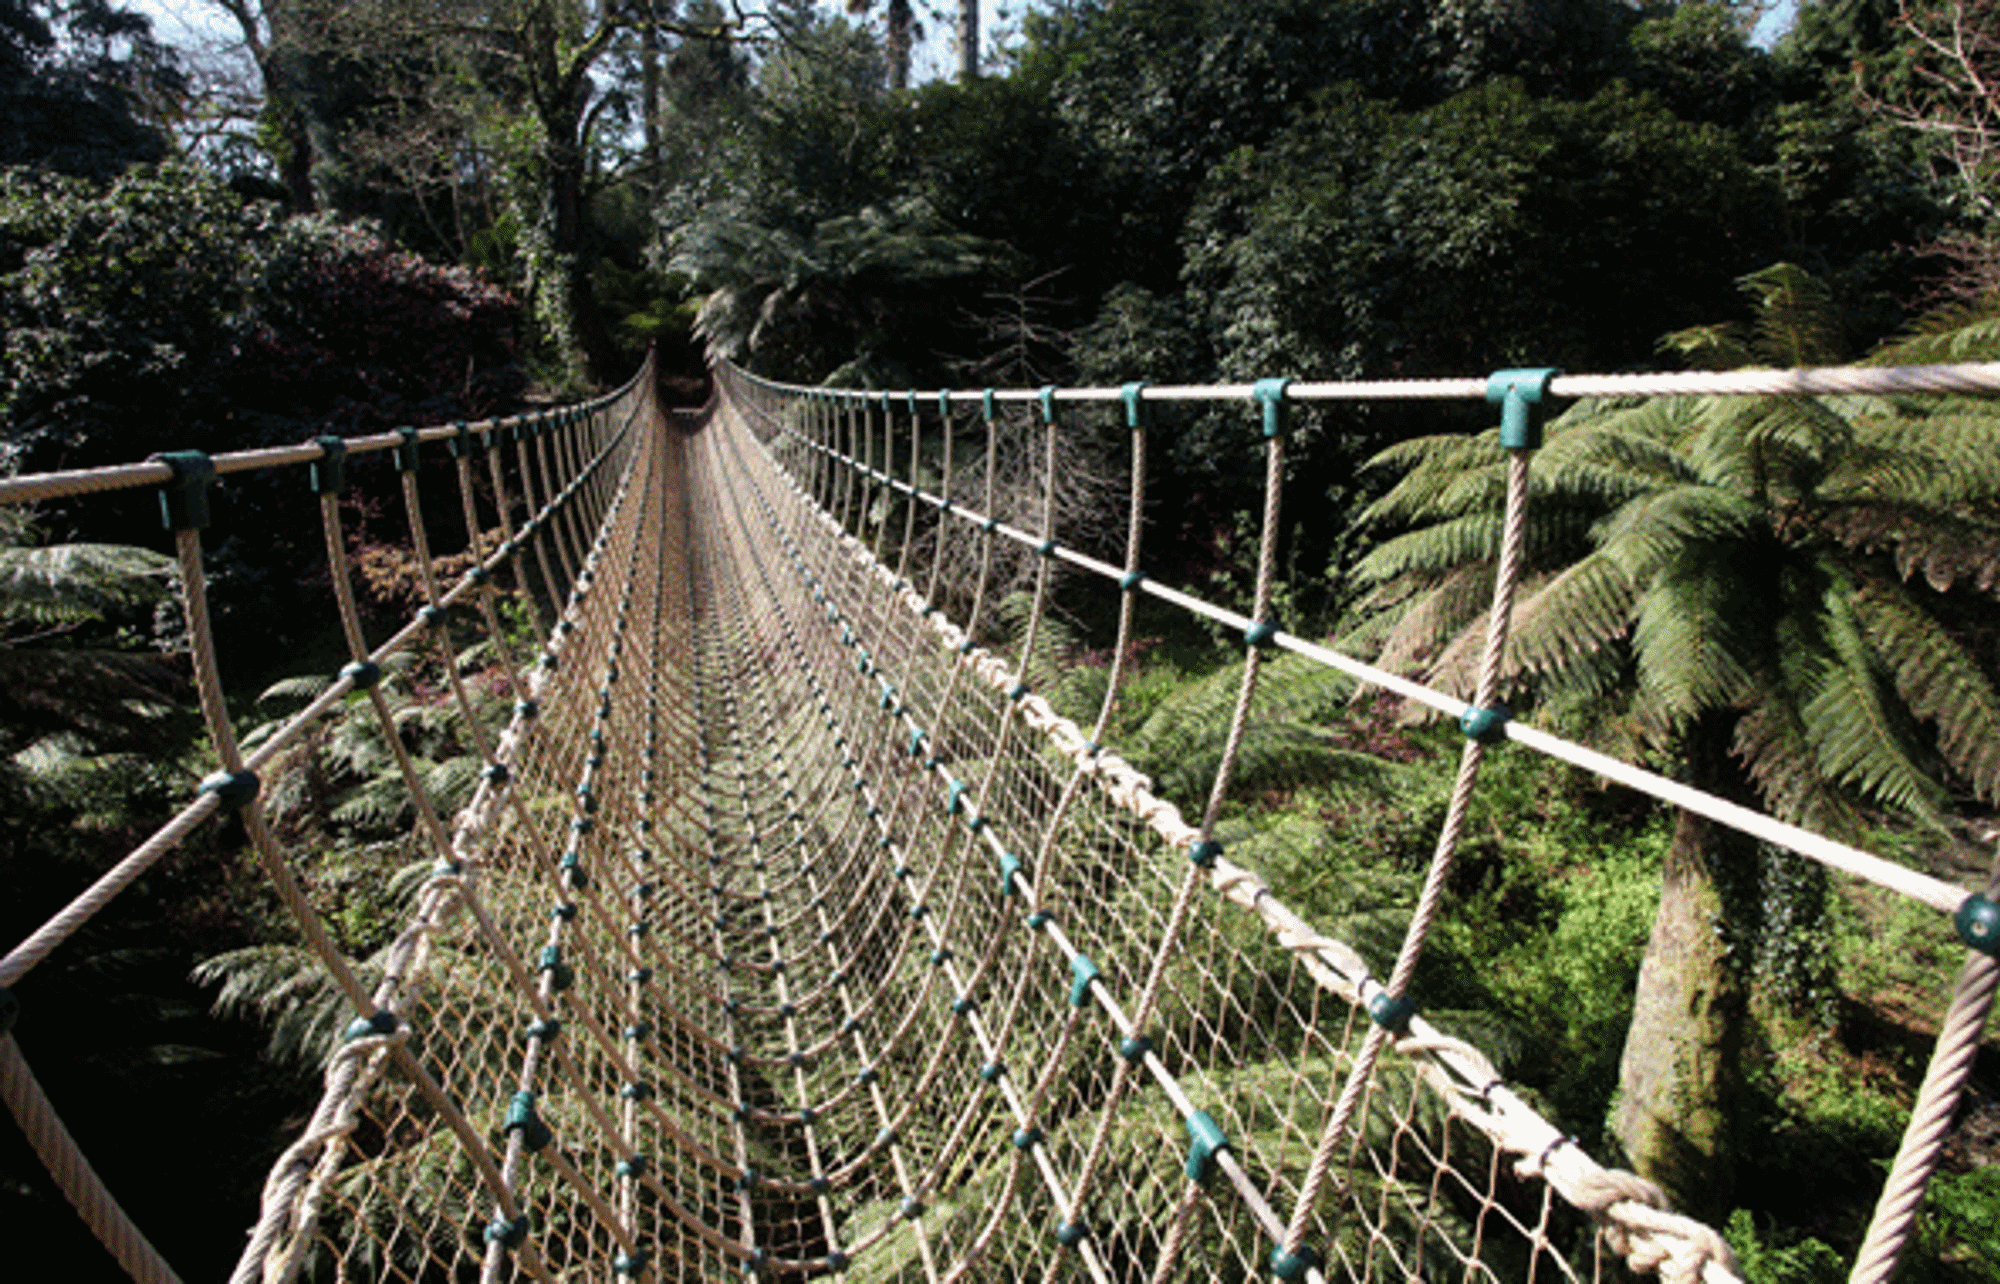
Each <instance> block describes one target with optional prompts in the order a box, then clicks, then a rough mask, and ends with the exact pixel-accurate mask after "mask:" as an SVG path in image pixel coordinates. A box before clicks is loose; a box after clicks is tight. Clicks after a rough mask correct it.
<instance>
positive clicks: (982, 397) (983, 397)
mask: <svg viewBox="0 0 2000 1284" xmlns="http://www.w3.org/2000/svg"><path fill="white" fill-rule="evenodd" d="M979 414H980V417H981V418H983V419H984V420H986V422H987V423H989V424H990V423H992V422H993V421H994V420H995V419H996V418H998V417H999V412H998V411H996V410H995V409H994V408H993V389H991V388H988V389H986V390H985V391H984V392H981V393H980V394H979Z"/></svg>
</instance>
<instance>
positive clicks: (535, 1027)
mask: <svg viewBox="0 0 2000 1284" xmlns="http://www.w3.org/2000/svg"><path fill="white" fill-rule="evenodd" d="M527 1033H528V1037H529V1038H530V1039H540V1040H541V1041H542V1042H544V1043H547V1042H548V1041H549V1040H550V1039H553V1038H555V1037H556V1036H557V1035H559V1034H561V1033H562V1022H560V1021H558V1020H556V1019H555V1018H554V1017H550V1018H549V1019H548V1020H546V1021H530V1022H528V1031H527Z"/></svg>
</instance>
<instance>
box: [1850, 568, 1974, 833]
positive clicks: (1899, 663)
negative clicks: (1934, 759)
mask: <svg viewBox="0 0 2000 1284" xmlns="http://www.w3.org/2000/svg"><path fill="white" fill-rule="evenodd" d="M1851 600H1852V605H1853V608H1854V613H1855V618H1856V621H1857V622H1858V623H1859V624H1860V626H1861V627H1862V628H1863V629H1864V630H1866V632H1867V635H1868V640H1869V644H1870V646H1871V647H1872V649H1873V650H1874V652H1875V654H1876V656H1878V657H1879V658H1880V661H1881V663H1882V664H1883V666H1884V667H1886V668H1887V669H1888V671H1889V674H1890V676H1891V678H1892V679H1893V680H1894V682H1895V686H1896V692H1897V694H1898V695H1900V696H1901V697H1902V699H1903V702H1904V704H1906V705H1907V706H1908V707H1909V710H1910V712H1911V713H1913V714H1915V715H1916V716H1917V717H1918V718H1919V719H1922V720H1923V721H1925V722H1929V723H1932V724H1933V725H1935V726H1936V728H1937V746H1938V751H1939V752H1940V753H1941V754H1943V755H1944V758H1945V761H1947V762H1949V763H1950V764H1951V765H1952V767H1953V769H1954V770H1956V771H1958V772H1960V773H1961V774H1963V775H1964V776H1965V778H1966V779H1967V780H1969V781H1971V783H1972V786H1973V788H1974V789H1975V790H1977V791H1978V793H1979V796H1980V797H1982V798H1985V799H1987V800H1989V801H1991V800H1994V799H1996V798H2000V694H1996V692H1995V690H1994V686H1993V682H1992V680H1991V678H1990V677H1989V676H1988V675H1987V674H1986V673H1985V672H1984V671H1983V670H1982V669H1981V668H1980V666H1979V664H1978V662H1977V661H1976V660H1974V659H1973V657H1972V655H1971V654H1970V653H1969V652H1968V651H1967V650H1966V648H1965V646H1964V644H1963V643H1961V642H1960V641H1959V640H1958V639H1957V638H1955V637H1953V636H1952V635H1951V634H1950V633H1949V632H1947V631H1946V630H1945V629H1944V628H1943V627H1942V626H1940V625H1939V624H1938V622H1937V621H1936V620H1935V619H1934V618H1932V616H1931V615H1930V614H1929V613H1928V612H1927V611H1925V610H1924V609H1923V608H1922V607H1921V606H1919V605H1918V604H1917V603H1916V602H1915V601H1914V600H1913V599H1912V596H1911V594H1910V592H1909V590H1908V589H1906V588H1904V587H1903V586H1902V585H1901V584H1898V583H1896V582H1895V581H1894V580H1889V579H1884V578H1880V577H1867V578H1864V579H1862V580H1861V581H1860V583H1859V585H1858V587H1857V590H1856V592H1855V593H1854V596H1853V598H1852V599H1851Z"/></svg>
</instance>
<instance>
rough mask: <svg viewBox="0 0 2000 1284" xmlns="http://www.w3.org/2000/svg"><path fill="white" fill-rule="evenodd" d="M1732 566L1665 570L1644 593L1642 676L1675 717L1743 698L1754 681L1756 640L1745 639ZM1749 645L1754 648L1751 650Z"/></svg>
mask: <svg viewBox="0 0 2000 1284" xmlns="http://www.w3.org/2000/svg"><path fill="white" fill-rule="evenodd" d="M1727 576H1728V570H1727V568H1726V567H1725V568H1715V569H1714V570H1713V571H1711V572H1708V573H1703V572H1700V571H1697V572H1696V573H1694V574H1690V575H1685V576H1671V577H1669V576H1661V577H1657V578H1655V580H1654V582H1653V583H1652V584H1651V585H1650V586H1648V587H1647V589H1646V590H1645V591H1644V592H1643V593H1642V594H1641V595H1640V597H1639V602H1638V608H1637V612H1636V621H1635V624H1634V627H1633V630H1632V644H1633V649H1634V650H1635V652H1636V653H1637V655H1638V659H1639V684H1640V687H1641V689H1642V690H1643V691H1644V692H1646V693H1647V694H1648V695H1649V696H1650V697H1651V698H1652V699H1653V700H1654V701H1655V702H1656V703H1657V706H1658V708H1659V710H1660V712H1661V713H1662V714H1664V715H1665V716H1666V717H1667V718H1668V719H1670V720H1672V721H1673V722H1675V723H1680V722H1683V721H1685V720H1687V719H1691V718H1693V717H1694V716H1695V715H1697V714H1699V713H1700V712H1701V711H1702V710H1704V709H1727V708H1733V707H1736V706H1737V705H1739V704H1741V703H1742V701H1743V700H1744V698H1745V696H1746V695H1747V693H1748V692H1749V691H1750V690H1751V689H1752V688H1753V686H1754V682H1753V680H1752V674H1753V672H1754V669H1755V665H1756V660H1755V656H1754V652H1755V648H1754V645H1752V646H1745V645H1744V638H1743V637H1742V633H1741V630H1742V626H1743V624H1744V623H1745V622H1744V621H1741V620H1732V619H1730V618H1729V617H1730V613H1731V612H1733V611H1737V610H1739V609H1740V608H1741V603H1739V602H1737V601H1735V600H1733V594H1732V593H1731V592H1730V588H1731V587H1732V586H1730V585H1729V584H1728V583H1727V582H1726V577H1727ZM1746 652H1748V653H1749V654H1746Z"/></svg>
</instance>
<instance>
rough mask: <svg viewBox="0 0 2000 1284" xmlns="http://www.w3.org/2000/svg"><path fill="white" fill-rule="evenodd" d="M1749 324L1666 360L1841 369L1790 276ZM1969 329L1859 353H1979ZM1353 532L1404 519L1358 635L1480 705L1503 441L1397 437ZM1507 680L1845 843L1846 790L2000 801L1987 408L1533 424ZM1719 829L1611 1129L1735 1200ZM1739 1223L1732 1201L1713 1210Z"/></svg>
mask: <svg viewBox="0 0 2000 1284" xmlns="http://www.w3.org/2000/svg"><path fill="white" fill-rule="evenodd" d="M1744 284H1745V287H1746V290H1747V291H1748V292H1749V293H1750V294H1751V295H1752V297H1753V299H1754V300H1755V301H1756V304H1757V323H1756V325H1755V327H1754V328H1753V329H1747V330H1746V329H1740V328H1730V327H1709V328H1704V329H1702V330H1698V331H1688V332H1683V333H1682V334H1679V335H1675V336H1670V338H1669V339H1668V341H1667V342H1668V344H1669V345H1671V346H1674V347H1677V348H1679V349H1681V350H1682V351H1683V352H1685V353H1687V354H1688V355H1690V356H1691V357H1695V358H1697V359H1705V360H1707V361H1708V362H1710V363H1712V364H1747V363H1749V362H1752V361H1756V362H1760V363H1762V364H1771V365H1788V366H1789V365H1803V364H1812V363H1817V362H1825V361H1829V360H1832V359H1835V358H1836V357H1837V355H1838V354H1837V352H1836V351H1835V350H1834V347H1833V339H1832V336H1833V335H1834V333H1835V327H1834V326H1833V325H1832V324H1831V323H1830V316H1831V308H1830V306H1829V305H1828V303H1827V298H1826V295H1825V293H1824V291H1823V290H1822V289H1820V287H1819V286H1818V284H1817V283H1816V282H1814V281H1813V280H1812V278H1810V277H1809V276H1807V275H1806V274H1805V273H1803V272H1801V271H1799V270H1798V269H1796V268H1792V267H1789V266H1787V265H1782V264H1781V265H1778V266H1777V267H1774V268H1770V269H1766V270H1765V271H1763V272H1760V273H1758V274H1756V275H1755V276H1753V277H1749V278H1746V279H1745V282H1744ZM1996 353H2000V322H1996V320H1995V319H1993V318H1991V317H1989V318H1987V319H1983V320H1980V319H1975V318H1972V317H1969V316H1957V317H1953V318H1950V319H1949V324H1947V325H1943V326H1936V327H1933V328H1932V330H1931V331H1930V332H1928V333H1924V334H1920V335H1918V336H1916V337H1914V338H1912V339H1910V340H1908V341H1905V342H1903V343H1901V344H1897V345H1894V346H1892V347H1890V348H1887V349H1885V350H1883V351H1881V352H1879V353H1877V354H1876V356H1875V357H1874V358H1873V360H1874V361H1875V362H1876V363H1881V364H1896V363H1900V362H1904V361H1912V360H1936V359H1939V358H1941V357H1948V358H1955V359H1971V358H1984V359H1991V357H1992V356H1993V355H1995V354H1996ZM1375 462H1376V463H1377V464H1379V465H1381V466H1386V467H1396V468H1401V469H1404V470H1405V472H1404V475H1403V477H1402V478H1401V480H1400V481H1399V482H1398V483H1397V484H1396V485H1395V486H1394V488H1393V489H1391V490H1390V492H1389V493H1388V494H1387V495H1386V496H1384V498H1383V499H1381V500H1380V501H1379V502H1378V503H1376V504H1375V505H1373V506H1372V507H1371V508H1370V509H1369V510H1368V511H1367V513H1366V514H1365V515H1364V519H1363V520H1364V521H1366V522H1368V523H1370V524H1373V525H1377V526H1396V527H1402V528H1406V530H1405V533H1403V534H1401V535H1398V536H1397V537H1395V538H1393V539H1390V540H1388V541H1387V542H1386V543H1384V544H1382V545H1381V546H1380V547H1378V548H1377V549H1376V550H1375V551H1374V552H1373V553H1372V554H1370V555H1369V556H1368V557H1367V558H1366V559H1365V560H1364V561H1363V563H1362V564H1361V566H1360V569H1359V576H1360V578H1361V579H1362V580H1363V581H1364V582H1365V583H1367V584H1369V585H1372V586H1373V591H1372V594H1371V596H1370V597H1369V598H1368V599H1367V600H1366V602H1365V604H1364V605H1365V608H1366V613H1365V617H1364V618H1365V622H1364V623H1363V624H1362V625H1361V626H1360V628H1359V629H1358V630H1357V631H1356V634H1355V635H1354V636H1355V640H1356V641H1359V642H1364V643H1372V644H1373V645H1376V646H1378V647H1379V648H1380V652H1381V655H1382V656H1383V658H1384V659H1385V661H1386V662H1388V663H1389V664H1390V665H1391V666H1393V667H1399V668H1404V669H1414V670H1420V671H1423V672H1425V673H1426V674H1427V675H1428V676H1429V677H1430V678H1431V679H1432V680H1434V681H1436V682H1438V683H1439V684H1440V685H1442V686H1443V687H1445V688H1446V689H1448V690H1453V691H1456V692H1457V693H1459V694H1466V693H1468V692H1469V691H1470V688H1471V686H1472V682H1473V676H1474V668H1475V666H1476V664H1477V659H1478V656H1477V652H1478V644H1479V636H1480V634H1481V632H1482V621H1483V612H1484V611H1485V609H1486V606H1487V603H1488V602H1489V601H1490V597H1491V583H1492V563H1493V559H1494V557H1495V554H1496V550H1497V548H1498V544H1499V537H1500V522H1501V516H1500V514H1501V502H1502V494H1503V489H1504V480H1503V479H1504V472H1505V467H1506V465H1505V461H1504V455H1503V452H1502V450H1501V448H1500V445H1499V442H1498V439H1497V433H1494V432H1488V433H1485V434H1483V435H1481V436H1478V437H1473V438H1465V437H1438V438H1429V439H1424V440H1419V441H1411V442H1407V443H1404V444H1402V445H1400V446H1397V447H1394V448H1392V449H1390V450H1388V451H1386V452H1384V453H1383V454H1382V455H1380V456H1378V457H1377V460H1376V461H1375ZM1531 478H1532V481H1531V485H1532V491H1531V495H1532V510H1531V511H1532V513H1533V517H1532V523H1531V527H1530V532H1529V540H1528V550H1527V552H1528V555H1527V568H1528V579H1527V581H1526V582H1525V583H1524V585H1523V588H1522V591H1521V595H1520V605H1519V607H1518V610H1517V613H1516V616H1515V624H1514V632H1513V636H1512V638H1511V639H1510V642H1509V645H1508V652H1507V668H1506V674H1507V678H1508V681H1509V683H1510V684H1511V686H1512V687H1513V688H1514V689H1515V691H1516V692H1517V693H1520V694H1521V695H1527V694H1529V693H1531V692H1532V693H1533V694H1534V695H1535V696H1537V697H1538V698H1539V699H1540V700H1541V702H1542V708H1543V710H1544V712H1545V715H1546V716H1548V717H1550V718H1551V719H1552V720H1554V721H1557V722H1559V723H1561V724H1563V725H1565V727H1566V728H1567V729H1569V730H1571V731H1573V732H1575V733H1578V734H1581V735H1583V736H1585V737H1586V738H1589V739H1593V740H1595V741H1597V742H1598V743H1600V744H1606V745H1607V746H1608V747H1612V748H1614V749H1618V750H1622V751H1624V752H1626V753H1641V754H1653V755H1657V756H1660V757H1664V758H1666V759H1667V760H1669V761H1671V762H1674V763H1676V764H1677V765H1678V767H1679V769H1680V771H1681V773H1682V775H1683V777H1684V779H1685V780H1686V781H1687V782H1688V783H1689V784H1691V785H1694V786H1695V787H1697V788H1701V789H1704V790H1707V791H1709V792H1711V793H1716V794H1721V795H1724V796H1737V797H1739V798H1742V799H1744V800H1745V801H1749V800H1751V795H1753V794H1754V795H1761V797H1762V801H1763V802H1764V804H1765V805H1766V806H1767V807H1768V808H1770V809H1772V810H1773V811H1775V812H1776V813H1777V814H1779V815H1780V816H1782V817H1784V818H1786V819H1789V820H1793V821H1796V822H1799V823H1802V824H1805V825H1808V826H1811V827H1814V828H1818V829H1821V830H1825V831H1831V832H1833V833H1836V834H1839V833H1843V832H1852V831H1853V830H1854V828H1855V827H1856V824H1857V819H1858V818H1857V815H1856V811H1855V806H1856V804H1857V803H1873V804H1877V805H1886V806H1888V807H1891V808H1894V809H1897V810H1900V811H1902V812H1906V813H1909V814H1912V815H1915V816H1917V817H1919V818H1925V819H1932V820H1934V819H1936V818H1937V817H1938V816H1940V815H1941V814H1942V812H1943V811H1944V810H1945V809H1946V808H1947V806H1948V804H1949V794H1948V788H1949V785H1950V783H1953V782H1956V783H1958V784H1960V785H1963V786H1968V787H1969V788H1970V789H1971V790H1972V791H1973V792H1974V793H1976V794H1977V795H1979V796H1980V797H1982V798H1986V799H1994V798H2000V701H1996V698H1995V682H1994V672H1993V656H1992V655H1991V654H1982V653H1981V652H1980V651H1979V649H1978V648H1976V647H1975V646H1974V645H1972V644H1970V643H1969V642H1968V640H1967V638H1968V634H1967V632H1966V631H1965V630H1964V629H1963V628H1962V626H1963V625H1964V624H1965V623H1966V622H1967V621H1968V619H1971V618H1981V617H1983V618H1988V619H1990V618H1991V613H1992V606H1993V599H1994V598H1995V597H1996V596H2000V407H1996V406H1994V405H1992V404H1990V403H1986V402H1981V401H1977V400H1972V399H1967V398H1959V397H1949V396H1945V397H1940V396H1910V397H1818V398H1778V397H1754V398H1708V397H1687V398H1657V399H1651V400H1644V401H1634V400H1622V401H1586V402H1583V403H1579V404H1578V405H1576V406H1574V407H1573V408H1571V410H1570V411H1569V412H1568V413H1566V414H1565V415H1563V416H1562V417H1561V418H1560V419H1558V420H1557V421H1556V422H1554V423H1552V424H1551V425H1550V426H1549V429H1548V432H1547V442H1546V446H1545V448H1544V449H1543V450H1542V451H1540V452H1539V453H1538V454H1537V456H1536V457H1535V460H1534V465H1533V471H1532V473H1531ZM1730 841H1731V839H1730V837H1729V836H1728V835H1726V834H1724V833H1722V832H1719V831H1718V828H1717V827H1715V826H1712V825H1710V824H1709V823H1708V822H1706V821H1704V820H1702V819H1700V818H1698V817H1695V816H1691V815H1686V814H1683V815H1682V816H1681V817H1680V820H1679V822H1678V825H1677V828H1676V830H1675V834H1674V841H1673V844H1672V849H1671V852H1670V854H1669V855H1668V857H1667V861H1666V866H1665V870H1664V875H1663V896H1662V900H1661V905H1660V910H1659V914H1658V917H1657V918H1656V920H1655V922H1654V926H1653V932H1652V937H1651V940H1650V941H1649V942H1648V945H1647V951H1646V956H1645V962H1644V964H1643V966H1642V969H1641V972H1640V978H1639V990H1638V994H1637V996H1636V1001H1635V1008H1634V1014H1633V1020H1632V1027H1631V1030H1630V1033H1629V1034H1628V1036H1627V1042H1626V1046H1625V1054H1624V1058H1623V1061H1622V1064H1621V1067H1620V1100H1619V1103H1618V1107H1617V1113H1616V1118H1615V1120H1614V1125H1615V1127H1616V1130H1617V1133H1618V1135H1619V1137H1620V1139H1621V1141H1622V1142H1623V1143H1624V1145H1625V1146H1626V1148H1627V1150H1628V1152H1629V1153H1630V1155H1631V1157H1632V1159H1633V1161H1634V1163H1635V1165H1636V1166H1637V1167H1638V1168H1639V1169H1640V1171H1641V1172H1643V1173H1645V1174H1646V1175H1647V1176H1650V1177H1652V1178H1654V1179H1655V1180H1657V1181H1659V1182H1661V1184H1663V1185H1665V1186H1666V1187H1667V1188H1668V1189H1669V1191H1670V1192H1671V1193H1673V1194H1674V1195H1675V1196H1676V1197H1677V1198H1678V1199H1679V1200H1680V1201H1681V1203H1682V1205H1683V1206H1684V1207H1689V1208H1693V1209H1696V1210H1713V1209H1715V1208H1716V1207H1717V1205H1718V1201H1726V1199H1727V1195H1728V1183H1727V1181H1726V1179H1725V1180H1718V1176H1723V1177H1726V1173H1727V1156H1726V1154H1725V1153H1724V1138H1725V1136H1726V1131H1727V1129H1726V1120H1725V1117H1724V1116H1725V1104H1726V1095H1727V1087H1728V1080H1729V1074H1730V1062H1731V1059H1732V1055H1733V1051H1734V1044H1735V1040H1736V1038H1737V1032H1738V1027H1739V1024H1740V1022H1739V1021H1738V1016H1739V1014H1740V1010H1741V1000H1740V995H1739V993H1738V989H1737V984H1736V981H1735V978H1734V977H1733V976H1732V974H1731V970H1730V968H1729V967H1728V965H1727V963H1726V955H1727V953H1728V949H1729V946H1728V942H1727V941H1726V940H1725V939H1724V937H1723V934H1722V933H1720V932H1719V931H1718V930H1717V926H1718V924H1719V923H1720V921H1721V911H1722V905H1721V901H1720V898H1719V896H1718V893H1717V889H1716V885H1715V882H1714V880H1713V875H1714V873H1715V871H1716V869H1717V868H1718V865H1717V862H1718V861H1722V860H1727V859H1729V854H1728V843H1729V842H1730ZM1720 1207H1721V1208H1722V1209H1726V1208H1727V1207H1728V1205H1727V1203H1726V1202H1723V1203H1721V1204H1720Z"/></svg>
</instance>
